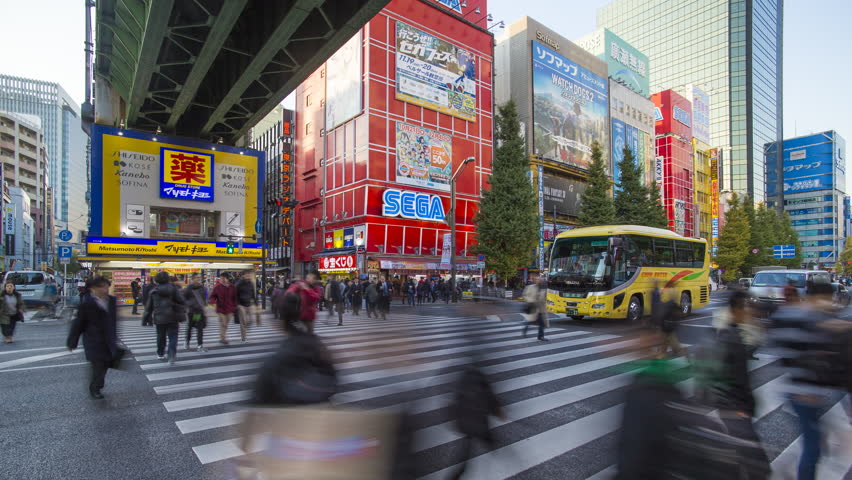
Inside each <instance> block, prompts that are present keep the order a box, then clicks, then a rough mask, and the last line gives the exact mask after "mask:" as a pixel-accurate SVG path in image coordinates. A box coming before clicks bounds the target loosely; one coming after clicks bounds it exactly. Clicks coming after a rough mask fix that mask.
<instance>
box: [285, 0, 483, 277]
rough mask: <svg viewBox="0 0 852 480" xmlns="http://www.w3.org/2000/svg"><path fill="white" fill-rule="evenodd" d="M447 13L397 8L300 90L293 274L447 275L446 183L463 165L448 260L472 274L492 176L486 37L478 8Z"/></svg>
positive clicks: (405, 1)
mask: <svg viewBox="0 0 852 480" xmlns="http://www.w3.org/2000/svg"><path fill="white" fill-rule="evenodd" d="M445 4H446V2H438V1H435V2H433V1H426V0H394V1H392V2H391V3H390V4H389V5H388V6H387V7H386V8H385V9H384V10H382V11H381V12H380V13H379V14H378V15H376V17H375V18H373V19H372V20H371V21H370V22H369V23H368V24H367V25H366V26H365V27H364V28H363V29H362V30H361V31H360V32H359V33H358V34H357V35H356V36H355V37H354V38H353V40H351V41H350V42H349V43H347V45H346V46H344V47H343V48H342V49H341V51H339V52H338V53H337V54H335V56H333V57H332V58H331V59H329V61H328V62H327V63H326V64H325V65H324V66H323V67H321V68H320V69H319V70H317V71H316V72H314V73H313V74H312V75H311V76H310V77H309V78H308V80H306V81H305V82H304V83H303V84H302V85H300V86H299V87H298V88H297V89H296V142H295V156H296V187H295V188H296V198H297V200H299V202H300V203H299V206H298V208H297V210H296V215H295V237H294V247H295V255H296V258H295V262H296V265H297V268H296V273H300V272H301V273H304V272H307V271H310V270H313V269H317V268H318V269H319V270H320V271H321V272H337V273H347V274H350V275H354V274H355V273H359V272H360V273H369V274H371V275H373V276H375V275H378V274H380V273H381V274H385V275H391V276H393V275H400V276H405V275H434V274H440V273H442V272H445V271H446V269H445V268H441V256H442V254H443V253H444V241H443V239H444V235H445V234H448V233H450V229H449V226H448V224H447V223H446V221H445V219H444V218H443V217H444V216H445V215H449V214H450V211H451V206H450V185H449V180H450V177H451V176H452V174H453V173H454V172H456V171H457V170H458V169H459V167H460V166H461V165H462V162H463V160H464V159H466V158H468V157H473V158H474V161H473V162H471V163H469V164H467V165H466V166H465V167H464V170H463V171H462V173H461V174H460V175H459V176H458V180H457V182H456V191H457V200H456V212H455V219H456V224H457V234H456V252H455V254H456V256H457V263H458V264H459V270H460V272H461V273H462V274H465V273H467V272H468V271H469V272H471V273H472V272H473V269H474V267H475V261H476V258H475V257H474V256H473V255H472V254H471V253H470V250H471V246H472V245H473V244H474V243H475V241H476V239H475V227H474V223H473V217H474V215H475V213H476V211H477V205H478V202H479V195H480V192H481V190H482V189H483V188H486V185H487V183H486V182H487V179H488V177H489V175H490V173H491V155H492V130H493V128H492V122H493V117H492V115H493V100H492V98H493V97H492V65H493V37H492V35H491V34H490V32H488V31H487V30H486V29H485V28H483V25H484V24H485V15H486V14H487V11H486V8H485V7H486V2H485V1H484V0H483V1H474V2H467V4H469V5H470V6H469V7H464V8H463V10H464V11H463V12H462V13H459V12H458V11H456V10H455V9H454V8H451V7H447V6H446V5H445ZM474 4H476V5H474ZM477 7H478V8H479V10H480V13H479V14H477V13H475V12H474V11H472V9H474V8H477ZM459 8H462V7H459ZM469 10H470V11H469ZM467 13H469V15H468V16H466V17H464V18H462V16H463V15H465V14H467ZM359 100H360V101H359ZM350 255H356V258H355V261H354V262H353V260H352V257H350ZM341 265H342V266H341Z"/></svg>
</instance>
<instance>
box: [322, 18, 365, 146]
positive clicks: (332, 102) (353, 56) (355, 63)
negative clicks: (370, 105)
mask: <svg viewBox="0 0 852 480" xmlns="http://www.w3.org/2000/svg"><path fill="white" fill-rule="evenodd" d="M361 44H362V40H361V31H360V30H358V33H356V34H355V36H354V37H352V38H351V39H349V41H348V42H346V43H345V44H343V46H342V47H340V50H338V51H337V52H335V54H334V55H332V56H331V58H329V59H328V62H327V63H326V65H325V128H326V129H327V130H331V129H332V128H334V127H336V126H338V125H340V124H341V123H343V122H345V121H347V120H349V119H350V118H352V117H354V116H356V115H358V114H359V113H361V108H362V107H361V103H362V99H361V57H362V55H361V52H362V50H363V49H362V48H361Z"/></svg>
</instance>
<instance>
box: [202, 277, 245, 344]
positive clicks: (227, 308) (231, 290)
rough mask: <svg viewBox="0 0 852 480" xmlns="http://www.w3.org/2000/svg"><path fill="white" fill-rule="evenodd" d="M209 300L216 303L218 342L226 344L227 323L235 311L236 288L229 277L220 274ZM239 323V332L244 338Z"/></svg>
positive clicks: (232, 318) (241, 326)
mask: <svg viewBox="0 0 852 480" xmlns="http://www.w3.org/2000/svg"><path fill="white" fill-rule="evenodd" d="M210 302H211V303H213V304H215V305H216V316H218V317H219V343H221V344H222V345H227V344H228V324H229V323H231V321H233V320H234V312H236V311H237V289H236V287H234V285H232V284H231V277H230V276H228V274H226V273H225V274H222V276H221V277H219V283H218V284H216V286H215V287H214V288H213V292H211V293H210ZM243 328H245V326H243V325H240V334H241V335H242V336H243V338H245V334H244V333H243V331H242V329H243Z"/></svg>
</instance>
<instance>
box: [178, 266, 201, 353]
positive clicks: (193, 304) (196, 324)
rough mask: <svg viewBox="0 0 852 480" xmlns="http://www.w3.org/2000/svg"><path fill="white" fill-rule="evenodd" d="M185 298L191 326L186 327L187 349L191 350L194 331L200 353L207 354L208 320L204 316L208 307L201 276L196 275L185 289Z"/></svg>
mask: <svg viewBox="0 0 852 480" xmlns="http://www.w3.org/2000/svg"><path fill="white" fill-rule="evenodd" d="M183 298H184V300H185V301H186V309H187V311H188V312H189V325H187V327H186V349H187V350H189V341H190V340H192V330H193V329H194V330H195V331H196V337H195V338H196V342H197V343H198V347H197V348H196V350H198V351H199V352H206V351H207V349H206V348H204V327H206V326H207V318H206V316H205V315H204V306H205V305H207V293H206V292H205V291H204V285H203V284H202V283H201V275H199V274H197V273H196V274H194V275H193V276H192V282H191V283H190V284H189V285H188V286H187V287H186V288H185V289H183Z"/></svg>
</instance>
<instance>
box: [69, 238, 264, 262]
mask: <svg viewBox="0 0 852 480" xmlns="http://www.w3.org/2000/svg"><path fill="white" fill-rule="evenodd" d="M86 241H87V245H86V248H87V252H88V253H89V254H99V255H161V256H183V257H188V256H192V257H226V256H235V255H236V254H229V253H228V252H227V242H196V241H183V240H157V239H148V238H110V237H88V239H87V240H86ZM236 256H239V257H256V258H260V257H261V248H260V244H259V243H243V251H242V253H241V254H239V255H236Z"/></svg>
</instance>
